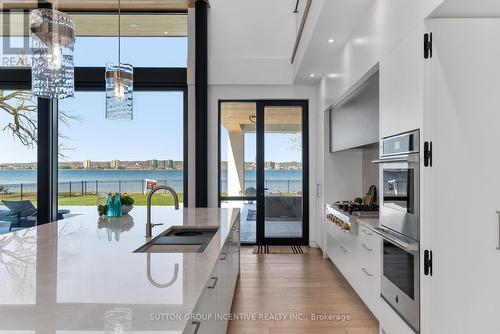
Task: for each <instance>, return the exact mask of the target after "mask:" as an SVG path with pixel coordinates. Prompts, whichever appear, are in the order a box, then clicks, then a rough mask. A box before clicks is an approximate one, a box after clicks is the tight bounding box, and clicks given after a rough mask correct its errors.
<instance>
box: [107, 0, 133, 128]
mask: <svg viewBox="0 0 500 334" xmlns="http://www.w3.org/2000/svg"><path fill="white" fill-rule="evenodd" d="M133 118H134V67H133V66H132V65H130V64H125V63H122V62H121V0H118V63H116V64H106V119H110V120H118V119H119V120H132V119H133Z"/></svg>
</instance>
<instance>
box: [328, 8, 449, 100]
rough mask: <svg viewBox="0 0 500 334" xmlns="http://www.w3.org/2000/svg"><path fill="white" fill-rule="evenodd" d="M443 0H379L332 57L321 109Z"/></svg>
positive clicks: (349, 85) (345, 89)
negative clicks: (338, 51)
mask: <svg viewBox="0 0 500 334" xmlns="http://www.w3.org/2000/svg"><path fill="white" fill-rule="evenodd" d="M442 1H443V0H420V1H415V0H379V1H377V2H376V3H375V5H373V6H372V8H371V9H370V10H369V11H368V12H367V13H366V15H365V16H364V17H363V18H362V19H361V20H360V21H359V25H358V27H357V28H356V29H355V30H354V31H353V33H352V35H351V37H350V39H349V40H348V41H347V42H346V43H345V45H344V47H343V48H342V50H341V51H340V53H339V54H337V55H336V56H335V57H332V58H331V62H330V64H329V65H328V73H329V74H331V76H324V77H323V78H322V80H321V83H320V87H319V89H320V97H319V107H320V110H325V109H326V108H327V107H328V106H330V105H331V104H334V103H335V102H336V101H337V99H338V98H339V97H341V96H342V95H343V94H344V93H345V92H346V91H347V90H348V89H349V88H350V87H351V86H352V85H353V84H354V83H356V82H357V81H358V80H359V79H361V77H362V76H363V75H365V74H366V73H367V72H368V71H369V70H370V69H371V68H372V67H373V66H375V65H376V64H377V63H378V62H379V61H380V59H381V58H383V57H384V55H386V54H387V53H388V52H389V51H390V50H391V49H393V48H394V47H395V46H396V45H397V44H398V43H399V42H400V41H401V40H402V39H403V38H404V37H405V36H406V35H408V34H409V33H410V32H411V31H412V30H413V29H414V28H415V27H416V26H417V25H418V24H421V23H422V22H423V20H424V18H425V17H426V16H427V15H429V14H430V12H431V10H433V9H434V8H436V6H437V5H439V4H440V3H441V2H442Z"/></svg>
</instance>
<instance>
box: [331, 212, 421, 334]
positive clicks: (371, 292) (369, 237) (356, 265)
mask: <svg viewBox="0 0 500 334" xmlns="http://www.w3.org/2000/svg"><path fill="white" fill-rule="evenodd" d="M325 224H326V229H325V230H326V233H327V235H326V254H327V255H328V257H329V258H330V259H331V260H332V262H333V263H334V264H335V266H336V267H337V268H338V270H339V271H340V272H341V273H342V275H344V277H345V278H346V279H347V281H348V282H349V284H350V285H351V286H352V288H353V289H354V290H355V291H356V293H357V294H358V295H359V297H360V298H361V299H362V300H363V302H364V303H365V304H366V306H368V308H369V309H370V311H371V312H372V313H373V314H374V315H375V317H376V318H377V319H378V320H379V323H380V326H381V328H383V329H384V330H385V332H386V333H387V334H411V333H414V332H413V331H412V330H411V329H410V327H408V326H407V325H406V323H405V322H404V321H403V320H402V319H401V318H400V317H399V315H398V314H396V312H395V311H394V310H393V309H392V308H391V307H390V306H389V305H388V304H387V303H386V302H385V301H384V300H383V299H382V297H380V286H381V275H382V240H381V238H380V237H379V236H378V235H377V234H375V233H373V232H372V230H371V227H370V226H369V225H365V224H364V223H359V226H358V235H353V234H350V233H348V232H345V231H343V230H340V229H339V228H338V227H336V226H335V225H334V224H333V223H330V222H329V221H328V220H325Z"/></svg>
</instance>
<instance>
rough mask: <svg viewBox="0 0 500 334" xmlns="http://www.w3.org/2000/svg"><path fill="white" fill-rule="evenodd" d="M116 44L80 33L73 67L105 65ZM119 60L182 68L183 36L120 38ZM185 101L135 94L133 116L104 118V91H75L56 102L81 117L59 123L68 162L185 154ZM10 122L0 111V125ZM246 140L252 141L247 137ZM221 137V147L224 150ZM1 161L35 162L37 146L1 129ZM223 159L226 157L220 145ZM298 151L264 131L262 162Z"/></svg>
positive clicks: (249, 149)
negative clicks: (20, 141) (119, 119)
mask: <svg viewBox="0 0 500 334" xmlns="http://www.w3.org/2000/svg"><path fill="white" fill-rule="evenodd" d="M117 48H118V42H117V39H116V38H112V37H105V38H103V37H99V38H92V37H84V38H82V37H80V38H77V41H76V44H75V58H74V61H75V66H105V64H106V63H110V62H116V61H117V57H118V52H117ZM121 54H122V62H128V63H131V64H132V65H134V66H135V67H141V66H150V67H186V66H187V39H186V38H180V37H150V38H137V37H136V38H134V37H128V38H123V39H122V52H121ZM182 103H183V99H182V93H181V92H135V93H134V120H133V121H109V120H105V118H104V111H105V93H104V92H76V94H75V97H74V98H68V99H64V100H61V101H60V108H61V109H62V110H64V111H69V112H71V113H72V114H73V115H76V116H78V117H80V120H78V121H75V120H72V121H71V126H70V127H69V128H67V127H65V126H64V125H61V127H60V128H61V129H60V130H61V132H62V133H63V135H64V136H65V137H67V138H63V139H62V142H63V145H64V147H66V148H70V150H67V151H65V152H64V154H65V155H66V156H67V159H66V160H69V161H73V160H75V161H78V160H85V159H90V160H112V159H118V160H147V159H152V158H157V159H174V160H182V157H183V152H182V150H183V142H182V139H183V123H182V122H183V105H182ZM8 120H9V118H8V115H7V114H6V112H2V113H0V129H3V127H4V126H5V124H6V122H7V121H8ZM222 137H224V136H222ZM247 142H248V143H252V142H253V143H254V142H255V140H254V139H253V140H252V139H247ZM224 145H227V144H225V139H224V138H223V141H222V147H223V148H224V147H225V146H224ZM0 147H2V153H1V155H0V162H34V161H36V150H35V149H31V150H30V149H28V148H26V147H24V146H23V145H22V144H21V143H19V142H18V141H15V140H14V139H13V138H12V136H11V135H10V134H8V133H7V132H5V131H0ZM245 150H246V153H245V158H246V160H247V161H252V160H254V158H255V145H253V144H248V145H246V148H245ZM222 151H223V152H222V159H223V160H225V156H224V155H225V154H224V151H225V150H224V149H223V150H222ZM300 159H301V154H300V151H297V150H294V149H293V148H292V147H291V146H290V141H289V135H287V134H271V135H266V160H273V161H294V160H295V161H300Z"/></svg>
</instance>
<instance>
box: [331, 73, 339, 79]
mask: <svg viewBox="0 0 500 334" xmlns="http://www.w3.org/2000/svg"><path fill="white" fill-rule="evenodd" d="M328 77H329V78H338V77H340V74H338V73H330V74H328Z"/></svg>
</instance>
